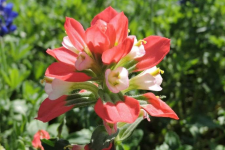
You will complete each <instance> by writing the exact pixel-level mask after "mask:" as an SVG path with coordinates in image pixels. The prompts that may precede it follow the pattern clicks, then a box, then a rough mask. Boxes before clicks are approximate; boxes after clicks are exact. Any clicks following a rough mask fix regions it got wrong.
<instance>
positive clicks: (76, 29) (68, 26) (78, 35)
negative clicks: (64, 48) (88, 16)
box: [64, 17, 86, 51]
mask: <svg viewBox="0 0 225 150" xmlns="http://www.w3.org/2000/svg"><path fill="white" fill-rule="evenodd" d="M64 28H65V30H66V34H67V35H68V37H69V39H70V41H71V43H72V44H73V46H74V47H75V48H76V49H78V50H79V51H83V49H84V47H85V46H86V44H85V41H84V37H85V31H84V28H83V26H82V25H81V24H80V23H79V22H78V21H76V20H75V19H73V18H69V17H66V22H65V24H64Z"/></svg>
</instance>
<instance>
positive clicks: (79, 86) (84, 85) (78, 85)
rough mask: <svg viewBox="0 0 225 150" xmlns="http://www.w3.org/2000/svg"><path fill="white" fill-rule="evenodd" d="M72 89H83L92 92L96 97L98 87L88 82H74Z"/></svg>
mask: <svg viewBox="0 0 225 150" xmlns="http://www.w3.org/2000/svg"><path fill="white" fill-rule="evenodd" d="M72 89H73V90H76V89H85V90H88V91H90V92H92V93H93V94H94V95H95V97H96V98H98V97H99V96H98V87H97V86H96V85H94V84H93V83H90V82H75V83H74V84H73V86H72Z"/></svg>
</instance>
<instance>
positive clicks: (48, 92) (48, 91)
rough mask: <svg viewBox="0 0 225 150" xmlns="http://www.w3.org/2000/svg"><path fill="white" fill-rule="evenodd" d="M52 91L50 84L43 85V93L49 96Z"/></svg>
mask: <svg viewBox="0 0 225 150" xmlns="http://www.w3.org/2000/svg"><path fill="white" fill-rule="evenodd" d="M52 91H53V89H52V84H51V83H45V92H46V93H47V94H50V93H51V92H52Z"/></svg>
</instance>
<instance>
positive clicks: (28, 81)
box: [0, 0, 225, 150]
mask: <svg viewBox="0 0 225 150" xmlns="http://www.w3.org/2000/svg"><path fill="white" fill-rule="evenodd" d="M7 2H12V3H14V9H13V10H14V11H16V12H18V13H19V15H18V17H17V18H16V19H15V21H14V24H15V25H17V28H18V29H17V30H16V31H15V32H14V33H12V34H10V35H7V36H4V38H3V40H4V41H3V43H1V47H0V48H1V50H0V51H1V55H2V56H5V58H6V63H5V64H0V66H1V72H0V73H1V75H0V89H1V90H0V144H1V145H2V146H3V147H4V148H5V149H6V150H15V149H16V150H32V149H33V148H32V145H31V141H32V139H33V135H34V134H35V133H36V132H37V131H38V130H39V129H45V130H47V131H48V132H49V133H50V135H51V137H53V136H57V127H58V126H59V124H60V122H61V121H62V120H63V119H64V117H65V116H66V123H65V125H64V128H63V133H62V136H63V138H65V139H68V140H69V141H70V142H72V143H77V144H85V143H88V142H89V139H90V136H91V133H92V131H93V129H94V127H96V126H97V125H99V124H102V122H101V120H100V119H99V118H98V117H97V115H96V114H95V113H94V111H93V108H92V107H89V108H81V109H78V108H76V109H74V110H72V111H70V112H68V113H67V114H65V115H62V116H60V117H58V118H56V119H54V120H52V121H50V122H49V123H42V122H40V121H37V120H35V119H34V118H35V117H36V116H37V111H38V108H39V106H40V103H41V102H42V101H43V100H44V99H45V98H46V97H47V95H46V94H45V93H44V85H42V84H41V83H40V80H41V79H42V78H43V76H44V72H45V69H46V68H47V67H48V65H49V64H51V63H52V62H53V61H54V59H53V58H51V56H49V55H47V54H46V52H45V51H46V49H47V48H52V49H53V48H57V47H60V46H61V42H62V39H63V37H64V36H65V35H66V34H65V31H64V27H63V25H64V21H65V17H66V16H68V17H73V18H75V19H76V20H78V21H79V22H81V23H82V25H83V26H84V28H85V29H86V28H87V27H89V26H90V22H91V20H92V18H93V17H94V16H95V15H96V14H98V13H99V12H101V11H102V10H103V9H105V8H106V7H108V6H112V7H113V8H115V9H116V10H117V11H119V12H121V11H124V13H125V14H126V16H127V17H128V18H129V29H130V31H131V32H130V34H132V35H136V36H137V38H138V39H142V38H144V37H147V36H149V35H160V36H164V37H167V38H170V39H171V50H170V53H169V54H168V55H167V56H166V58H165V59H164V60H163V61H162V62H161V63H160V64H159V67H160V68H161V69H163V70H164V71H165V73H164V74H163V75H162V76H163V79H164V82H163V85H162V87H163V90H162V91H160V92H155V93H156V94H157V95H165V96H166V98H165V99H163V100H164V101H165V102H166V103H167V104H169V105H170V106H171V107H172V108H173V110H174V111H175V112H176V113H177V114H178V116H179V117H180V120H178V121H176V120H172V119H167V118H153V117H151V122H148V121H147V120H144V121H142V123H141V124H140V125H139V126H138V128H137V129H136V130H135V131H134V133H133V135H132V136H131V137H130V138H129V139H128V140H127V141H124V143H123V145H124V149H125V150H136V149H139V150H153V149H155V150H225V100H224V98H225V1H224V0H189V1H188V0H181V1H178V0H123V1H120V0H107V1H104V0H84V1H81V0H62V1H60V0H51V1H50V0H7ZM140 92H142V93H143V92H144V91H140ZM0 149H1V148H0Z"/></svg>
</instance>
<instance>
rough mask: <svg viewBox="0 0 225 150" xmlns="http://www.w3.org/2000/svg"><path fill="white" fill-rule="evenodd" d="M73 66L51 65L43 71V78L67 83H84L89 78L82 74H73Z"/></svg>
mask: <svg viewBox="0 0 225 150" xmlns="http://www.w3.org/2000/svg"><path fill="white" fill-rule="evenodd" d="M75 71H76V68H75V65H74V66H71V65H67V64H65V63H62V62H55V63H52V64H51V65H50V66H49V67H48V68H47V70H46V71H45V76H48V77H53V78H57V79H60V80H63V81H68V82H84V81H87V80H89V79H91V77H89V76H88V75H86V74H85V73H82V72H75Z"/></svg>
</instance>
